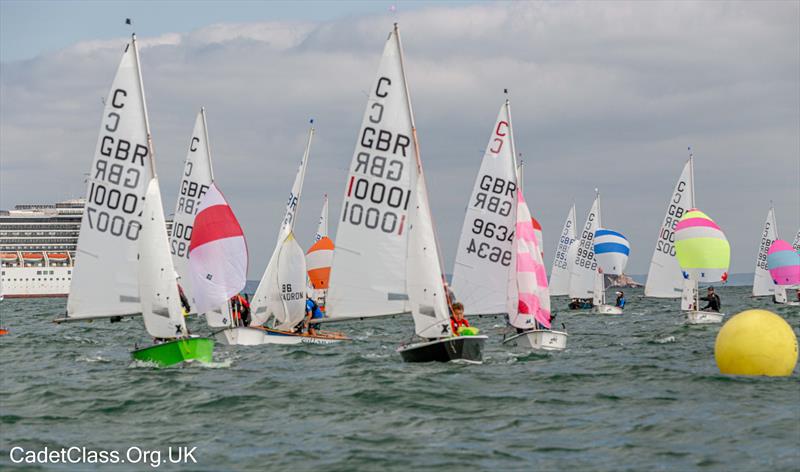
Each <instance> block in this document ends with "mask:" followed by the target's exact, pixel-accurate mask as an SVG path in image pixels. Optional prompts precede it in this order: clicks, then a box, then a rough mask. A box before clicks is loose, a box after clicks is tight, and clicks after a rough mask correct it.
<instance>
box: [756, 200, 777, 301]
mask: <svg viewBox="0 0 800 472" xmlns="http://www.w3.org/2000/svg"><path fill="white" fill-rule="evenodd" d="M776 239H778V226H777V223H776V222H775V209H774V208H772V207H770V209H769V212H768V213H767V220H766V221H765V222H764V229H763V230H762V231H761V244H760V245H759V248H758V255H757V256H756V268H755V272H754V274H753V296H754V297H765V296H772V295H775V291H776V290H782V289H780V288H778V287H776V286H775V282H773V281H772V276H770V275H769V268H768V267H767V253H768V252H769V248H770V246H772V243H773V242H775V240H776Z"/></svg>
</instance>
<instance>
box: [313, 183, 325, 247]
mask: <svg viewBox="0 0 800 472" xmlns="http://www.w3.org/2000/svg"><path fill="white" fill-rule="evenodd" d="M327 237H328V194H327V193H326V194H325V196H324V197H323V201H322V212H321V213H320V215H319V224H318V225H317V232H316V234H314V242H317V241H319V240H320V239H322V238H327Z"/></svg>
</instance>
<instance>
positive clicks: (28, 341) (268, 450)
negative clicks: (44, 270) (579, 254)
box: [0, 287, 800, 471]
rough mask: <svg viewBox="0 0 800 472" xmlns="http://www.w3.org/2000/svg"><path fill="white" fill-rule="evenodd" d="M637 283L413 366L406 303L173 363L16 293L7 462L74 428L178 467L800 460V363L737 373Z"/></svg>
mask: <svg viewBox="0 0 800 472" xmlns="http://www.w3.org/2000/svg"><path fill="white" fill-rule="evenodd" d="M609 293H612V291H609ZM719 293H720V295H721V296H722V303H723V310H724V312H726V313H728V314H729V315H731V314H735V313H737V312H740V311H742V310H745V309H747V308H754V307H759V308H767V309H770V310H773V311H775V312H776V313H778V314H780V315H781V316H782V317H784V319H786V320H787V321H788V322H789V323H790V324H791V325H792V327H793V328H794V330H795V332H798V322H800V309H799V308H797V307H780V306H777V305H773V304H772V303H771V302H770V301H769V300H768V299H763V298H762V299H752V298H750V297H749V288H748V287H723V288H721V289H720V290H719ZM626 295H627V298H628V305H627V306H626V307H625V313H624V314H623V315H622V316H613V315H596V314H590V313H589V312H587V311H569V310H566V309H565V308H566V303H567V301H566V300H565V299H564V298H562V297H556V298H554V299H553V305H554V307H555V308H556V310H557V311H558V317H557V325H559V326H560V324H561V323H564V324H565V325H566V328H567V330H568V331H569V334H570V337H569V340H568V348H567V350H566V351H564V352H560V353H554V354H547V355H536V354H532V355H526V356H518V355H512V354H511V353H509V352H507V351H506V350H504V349H503V347H502V346H501V340H502V337H503V334H502V331H503V330H502V325H503V320H502V319H499V318H489V317H485V318H484V317H482V318H477V317H473V318H472V319H471V320H470V321H471V323H472V324H473V325H474V326H478V327H480V328H481V332H482V334H488V335H489V340H488V341H487V343H486V351H485V354H484V363H483V364H482V365H459V364H438V363H434V364H406V363H403V362H402V361H401V359H400V356H399V355H398V354H397V353H396V352H395V349H396V348H397V346H398V345H399V344H400V343H401V342H403V341H406V340H408V339H409V337H410V334H411V332H412V329H413V328H412V324H411V320H410V319H409V318H405V317H402V318H401V317H398V318H387V319H378V320H370V321H363V322H347V323H335V324H331V325H326V326H325V328H326V329H336V330H340V331H344V332H346V333H347V334H349V335H350V336H351V337H352V338H353V341H352V342H349V343H343V344H338V345H327V346H323V345H305V344H303V345H299V346H280V345H266V346H253V347H241V346H224V345H219V344H218V345H217V347H216V350H215V353H214V359H215V362H214V364H212V365H211V366H205V367H204V366H200V365H188V366H183V367H172V368H162V369H159V368H153V367H151V366H148V365H141V364H136V363H134V362H132V361H131V357H130V350H132V349H133V348H134V346H135V344H136V343H139V345H142V346H143V345H147V344H148V343H149V342H150V341H149V339H148V337H147V336H146V334H145V331H144V327H143V325H142V322H141V320H139V319H135V318H133V319H126V320H125V321H123V322H120V323H114V324H111V323H109V322H108V321H105V320H104V321H95V322H93V323H70V324H62V325H55V324H53V323H51V320H52V319H53V318H55V317H56V316H59V315H61V314H63V312H64V310H65V301H64V299H38V300H37V299H27V300H20V299H15V300H10V299H7V300H5V301H3V302H1V303H0V313H2V324H4V325H5V326H6V327H8V328H9V329H10V331H11V332H10V334H8V335H6V336H3V337H0V368H2V371H1V372H0V379H1V380H0V468H2V469H8V468H30V467H31V466H30V465H29V464H25V463H22V464H15V463H14V462H12V460H11V457H10V456H9V454H10V452H11V451H12V449H13V448H22V450H25V451H40V450H43V449H44V448H45V447H46V448H48V450H58V449H60V448H68V447H73V446H75V447H80V448H87V450H90V451H91V450H94V451H99V450H104V451H118V452H119V454H121V458H122V459H123V460H124V459H125V458H126V455H125V454H126V453H128V452H129V450H130V448H138V449H139V450H140V451H160V452H161V458H160V461H157V463H156V464H155V465H158V466H159V468H162V469H166V470H172V469H178V468H180V469H181V470H206V471H219V470H245V469H251V470H342V471H345V470H398V471H399V470H403V471H405V470H431V469H437V470H463V469H464V468H467V469H469V470H576V471H590V470H597V471H620V470H632V471H633V470H636V471H639V470H648V471H649V470H721V471H734V470H741V471H757V470H759V471H760V470H770V471H780V470H785V471H792V470H798V468H800V376H798V369H795V373H794V374H793V375H792V376H791V377H786V378H767V377H734V376H728V375H721V374H720V373H719V371H718V370H717V367H716V364H715V362H714V341H715V338H716V335H717V332H718V331H719V329H720V326H719V325H716V326H715V325H711V326H684V325H683V324H682V320H681V317H680V314H679V312H678V306H679V301H678V300H654V299H645V298H643V297H642V291H641V290H626ZM190 325H191V327H192V329H193V331H194V332H195V333H203V332H207V328H205V326H204V325H203V324H202V323H201V322H200V320H192V321H191V322H190ZM169 447H173V448H174V449H177V448H179V447H187V448H189V449H191V448H193V447H194V448H196V449H194V452H193V454H192V459H193V461H196V463H194V462H192V461H190V462H189V463H188V465H183V466H180V467H178V466H176V465H172V464H170V463H169V462H168V460H167V454H168V452H167V451H168V448H169ZM20 450H21V449H16V452H17V456H15V457H16V458H17V459H18V458H19V451H20ZM150 457H151V458H152V457H153V456H152V455H151V456H150ZM133 459H136V457H135V456H134V457H133ZM152 465H153V464H149V463H145V464H142V463H137V464H132V463H130V462H127V463H125V464H120V465H117V466H116V467H114V468H113V470H145V469H149V468H151V467H152ZM44 468H47V469H56V470H85V469H87V468H90V466H87V465H85V464H48V465H46V466H44Z"/></svg>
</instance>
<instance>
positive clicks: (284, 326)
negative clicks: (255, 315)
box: [267, 233, 306, 330]
mask: <svg viewBox="0 0 800 472" xmlns="http://www.w3.org/2000/svg"><path fill="white" fill-rule="evenodd" d="M276 264H277V267H276V271H275V275H276V282H277V283H276V284H275V285H274V291H273V292H272V294H271V297H272V299H271V300H270V302H269V303H268V304H267V306H268V307H272V308H275V309H276V311H275V312H273V313H268V314H267V316H269V315H272V316H274V317H275V328H276V329H280V330H290V329H292V328H294V327H295V326H296V325H297V324H298V323H299V322H300V321H302V320H303V317H304V316H305V313H306V312H305V308H306V292H305V289H306V255H305V253H304V252H303V248H301V247H300V244H298V243H297V240H296V239H295V238H294V235H293V234H291V233H290V234H289V235H288V236H287V237H286V239H284V241H283V243H282V244H281V247H280V250H279V252H278V257H277V258H276Z"/></svg>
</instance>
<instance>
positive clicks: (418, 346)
mask: <svg viewBox="0 0 800 472" xmlns="http://www.w3.org/2000/svg"><path fill="white" fill-rule="evenodd" d="M486 339H487V337H486V336H456V337H451V338H442V339H437V340H435V341H426V342H421V343H414V344H407V345H405V346H400V347H399V348H398V349H397V352H399V353H400V356H401V357H402V358H403V360H404V361H405V362H450V361H465V362H471V363H475V364H480V363H482V362H483V346H484V344H485V343H486Z"/></svg>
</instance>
